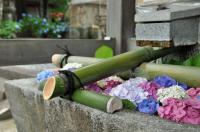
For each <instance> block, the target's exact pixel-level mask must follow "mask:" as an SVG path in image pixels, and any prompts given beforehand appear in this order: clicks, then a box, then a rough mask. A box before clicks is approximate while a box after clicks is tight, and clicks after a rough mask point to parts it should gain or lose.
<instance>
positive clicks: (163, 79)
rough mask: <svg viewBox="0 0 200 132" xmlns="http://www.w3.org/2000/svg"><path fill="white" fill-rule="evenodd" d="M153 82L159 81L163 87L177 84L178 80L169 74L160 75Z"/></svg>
mask: <svg viewBox="0 0 200 132" xmlns="http://www.w3.org/2000/svg"><path fill="white" fill-rule="evenodd" d="M153 82H155V83H157V84H158V85H160V86H161V87H170V86H173V85H176V84H177V83H176V80H174V79H172V78H171V77H169V76H158V77H155V78H154V80H153Z"/></svg>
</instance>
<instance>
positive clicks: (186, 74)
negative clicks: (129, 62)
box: [135, 63, 200, 87]
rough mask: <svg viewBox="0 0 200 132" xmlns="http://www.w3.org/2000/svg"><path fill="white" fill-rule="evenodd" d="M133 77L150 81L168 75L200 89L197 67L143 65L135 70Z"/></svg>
mask: <svg viewBox="0 0 200 132" xmlns="http://www.w3.org/2000/svg"><path fill="white" fill-rule="evenodd" d="M135 75H136V76H140V77H146V78H148V79H150V80H151V79H153V78H155V77H156V76H160V75H168V76H170V77H172V78H174V79H176V80H177V81H179V82H183V83H186V84H187V85H189V86H190V87H200V68H198V67H191V66H177V65H167V64H152V63H143V64H142V65H141V66H140V67H138V68H137V69H136V70H135Z"/></svg>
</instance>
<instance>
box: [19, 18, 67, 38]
mask: <svg viewBox="0 0 200 132" xmlns="http://www.w3.org/2000/svg"><path fill="white" fill-rule="evenodd" d="M22 16H23V18H22V20H20V22H19V25H20V33H21V34H22V36H24V35H27V36H26V37H50V38H62V35H63V34H64V33H66V32H68V26H67V24H65V23H63V22H51V21H48V20H47V19H46V18H39V17H34V16H32V15H30V14H22Z"/></svg>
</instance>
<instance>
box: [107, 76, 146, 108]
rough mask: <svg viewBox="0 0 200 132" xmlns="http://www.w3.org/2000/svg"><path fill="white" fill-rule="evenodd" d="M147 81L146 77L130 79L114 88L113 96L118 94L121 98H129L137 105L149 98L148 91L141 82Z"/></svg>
mask: <svg viewBox="0 0 200 132" xmlns="http://www.w3.org/2000/svg"><path fill="white" fill-rule="evenodd" d="M144 82H147V79H145V78H140V77H138V78H135V79H129V80H128V81H125V82H124V83H122V84H120V85H118V86H117V87H115V88H113V89H112V90H111V92H110V95H111V96H116V97H119V98H121V99H128V100H130V101H131V102H132V103H134V104H135V105H136V104H138V103H140V102H142V101H143V100H144V99H147V96H148V92H145V91H144V90H143V89H142V88H141V87H139V84H141V83H144Z"/></svg>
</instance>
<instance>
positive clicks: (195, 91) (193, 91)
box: [187, 88, 200, 98]
mask: <svg viewBox="0 0 200 132" xmlns="http://www.w3.org/2000/svg"><path fill="white" fill-rule="evenodd" d="M187 94H188V96H190V97H191V98H197V97H198V96H200V88H190V89H189V90H187Z"/></svg>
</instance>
